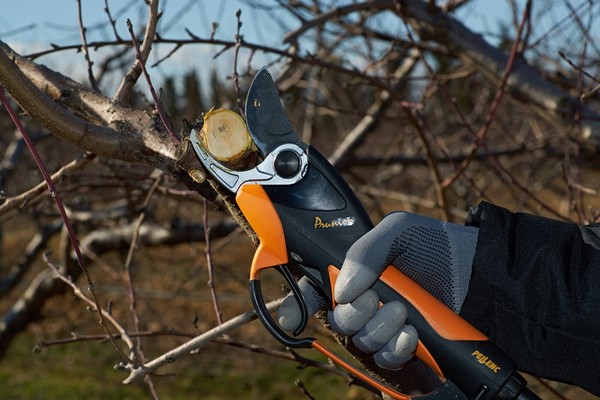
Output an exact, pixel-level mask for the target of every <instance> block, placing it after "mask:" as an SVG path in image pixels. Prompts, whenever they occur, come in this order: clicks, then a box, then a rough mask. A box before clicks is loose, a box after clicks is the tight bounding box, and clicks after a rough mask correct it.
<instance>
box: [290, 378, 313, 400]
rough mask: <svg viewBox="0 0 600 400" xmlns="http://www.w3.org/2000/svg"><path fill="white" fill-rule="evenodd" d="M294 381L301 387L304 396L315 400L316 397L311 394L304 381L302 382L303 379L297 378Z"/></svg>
mask: <svg viewBox="0 0 600 400" xmlns="http://www.w3.org/2000/svg"><path fill="white" fill-rule="evenodd" d="M294 383H295V384H296V386H298V388H300V391H301V392H302V394H303V395H304V396H306V398H307V399H310V400H315V398H314V397H313V395H311V394H310V392H309V391H308V389H307V388H306V386H305V385H304V382H302V380H301V379H296V380H295V381H294Z"/></svg>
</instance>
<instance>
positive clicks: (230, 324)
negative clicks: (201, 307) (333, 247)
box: [123, 298, 283, 384]
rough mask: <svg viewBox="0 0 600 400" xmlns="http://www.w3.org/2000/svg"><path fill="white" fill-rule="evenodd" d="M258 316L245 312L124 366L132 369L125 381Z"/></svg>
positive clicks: (276, 304) (270, 306)
mask: <svg viewBox="0 0 600 400" xmlns="http://www.w3.org/2000/svg"><path fill="white" fill-rule="evenodd" d="M282 302H283V298H281V299H278V300H274V301H271V302H269V303H268V304H267V305H266V306H267V309H268V310H269V311H273V310H275V309H277V308H279V306H280V305H281V303H282ZM256 318H257V317H256V313H255V312H254V311H248V312H245V313H244V314H240V315H238V316H237V317H235V318H232V319H230V320H227V321H225V322H224V323H222V324H221V325H218V326H216V327H214V328H213V329H211V330H209V331H207V332H204V333H203V334H200V335H198V336H196V337H195V338H193V339H192V340H189V341H187V342H186V343H184V344H182V345H181V346H179V347H176V348H175V349H173V350H171V351H168V352H167V353H165V354H163V355H161V356H160V357H157V358H155V359H154V360H152V361H150V362H148V363H146V364H144V365H142V366H139V367H133V368H132V366H123V367H125V368H129V370H130V374H129V377H127V379H125V380H124V381H123V383H125V384H129V383H133V382H136V381H138V380H140V379H141V378H143V377H144V376H146V375H148V374H149V373H151V372H152V371H154V370H155V369H157V368H159V367H161V366H163V365H166V364H170V363H172V362H173V361H175V360H177V359H178V358H179V357H181V356H183V355H185V354H188V353H189V352H191V351H194V350H198V349H200V348H202V347H203V346H205V345H206V344H208V343H210V342H211V341H212V340H214V339H216V338H218V337H220V336H222V335H224V334H226V333H228V332H230V331H232V330H233V329H235V328H239V327H240V326H242V325H245V324H247V323H248V322H250V321H253V320H255V319H256Z"/></svg>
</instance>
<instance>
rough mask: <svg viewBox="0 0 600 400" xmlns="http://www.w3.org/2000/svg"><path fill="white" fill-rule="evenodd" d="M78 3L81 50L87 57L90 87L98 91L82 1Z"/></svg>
mask: <svg viewBox="0 0 600 400" xmlns="http://www.w3.org/2000/svg"><path fill="white" fill-rule="evenodd" d="M76 1H77V20H78V22H79V34H80V35H81V43H82V44H81V50H82V51H83V55H84V57H85V63H86V64H87V70H88V80H89V81H90V85H91V86H92V89H94V90H98V84H97V82H96V78H94V71H93V69H92V66H93V65H94V63H93V62H92V60H91V58H90V53H89V51H88V45H87V39H86V37H85V31H86V30H87V29H86V27H85V26H84V25H83V15H82V13H81V0H76Z"/></svg>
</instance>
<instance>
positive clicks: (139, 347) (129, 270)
mask: <svg viewBox="0 0 600 400" xmlns="http://www.w3.org/2000/svg"><path fill="white" fill-rule="evenodd" d="M155 171H157V170H155ZM162 176H163V174H162V173H161V172H160V171H159V173H158V174H157V176H156V178H155V179H154V182H152V186H150V190H148V193H147V194H146V198H145V199H144V203H143V204H142V212H140V214H139V215H138V218H137V220H136V222H135V225H134V230H133V236H132V238H131V244H130V246H129V251H128V253H127V258H126V260H125V276H126V282H127V288H128V291H127V292H128V297H129V310H130V311H131V316H132V318H133V326H134V329H135V330H136V331H138V332H139V331H140V330H141V329H140V328H141V320H140V314H139V312H138V309H137V297H136V295H135V286H134V283H133V254H134V252H135V249H136V248H137V241H138V237H139V233H140V227H141V226H142V223H143V222H144V219H145V217H146V210H147V208H148V206H149V205H150V201H151V200H152V196H153V195H154V193H155V192H156V189H157V188H158V185H159V184H160V181H161V179H162ZM135 342H136V348H135V349H136V355H137V356H138V358H139V362H140V363H142V364H143V363H145V362H146V354H145V352H144V346H143V343H142V340H141V338H139V337H137V338H136V340H135ZM144 380H145V382H146V385H147V386H148V389H149V390H150V393H151V394H152V397H153V398H154V399H157V398H158V394H157V393H156V388H155V386H154V382H153V381H152V377H151V376H150V375H148V376H146V377H145V378H144Z"/></svg>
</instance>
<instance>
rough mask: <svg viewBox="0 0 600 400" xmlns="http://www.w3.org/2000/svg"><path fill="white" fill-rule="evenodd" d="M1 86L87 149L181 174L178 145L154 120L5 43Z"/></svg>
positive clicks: (29, 110)
mask: <svg viewBox="0 0 600 400" xmlns="http://www.w3.org/2000/svg"><path fill="white" fill-rule="evenodd" d="M0 84H2V85H3V86H4V87H5V88H6V89H7V91H8V92H9V93H10V95H11V97H12V98H13V99H14V100H15V101H16V102H17V103H19V105H20V106H21V107H22V108H23V109H24V110H25V111H26V112H27V113H28V114H29V115H30V116H31V117H32V118H33V119H35V120H36V121H38V122H40V123H41V124H42V125H43V126H44V127H45V128H46V129H48V130H49V131H51V132H52V133H53V134H55V135H56V136H58V137H60V138H61V139H63V140H65V141H67V142H70V143H72V144H74V145H75V146H77V147H79V148H81V149H84V150H87V151H89V152H92V153H95V154H98V155H101V156H104V157H107V158H114V159H119V160H124V161H130V162H143V163H146V164H150V165H154V166H156V167H157V168H159V169H161V170H165V171H169V172H170V173H172V172H173V171H174V170H175V166H174V160H175V156H174V154H175V148H176V143H174V142H173V141H172V140H170V138H169V137H168V135H166V134H165V133H164V132H161V131H159V130H158V129H157V127H156V124H155V121H154V118H153V116H151V115H148V114H147V113H145V112H143V111H140V110H132V109H130V108H129V107H125V106H123V105H122V104H119V103H117V102H114V101H112V100H111V99H109V98H107V97H105V96H103V95H101V94H99V93H97V92H93V91H91V90H90V89H87V88H85V87H84V86H82V85H80V84H79V83H77V82H74V81H73V80H71V79H69V78H67V77H65V76H63V75H61V74H59V73H57V72H54V71H51V70H49V69H47V68H45V67H43V66H40V65H37V64H35V63H33V62H31V61H28V60H26V59H24V58H23V57H21V56H20V55H18V54H17V53H15V52H14V51H13V50H12V49H11V48H10V47H9V46H7V45H6V44H5V43H3V42H0ZM53 100H54V101H53ZM56 101H60V102H61V103H62V104H64V105H65V106H66V107H69V108H71V110H73V112H74V113H76V114H77V115H75V114H74V113H71V112H69V111H68V110H67V109H65V108H63V107H61V105H59V104H58V103H57V102H56Z"/></svg>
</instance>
